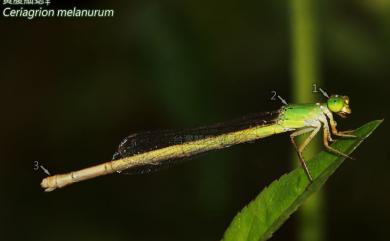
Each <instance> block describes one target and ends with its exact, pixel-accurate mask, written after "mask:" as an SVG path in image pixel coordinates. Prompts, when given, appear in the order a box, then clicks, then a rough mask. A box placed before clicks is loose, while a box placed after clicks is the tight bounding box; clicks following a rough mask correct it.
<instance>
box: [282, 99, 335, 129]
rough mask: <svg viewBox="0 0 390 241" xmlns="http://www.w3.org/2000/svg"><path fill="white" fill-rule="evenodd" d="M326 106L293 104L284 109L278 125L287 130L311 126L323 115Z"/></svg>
mask: <svg viewBox="0 0 390 241" xmlns="http://www.w3.org/2000/svg"><path fill="white" fill-rule="evenodd" d="M323 108H327V107H326V106H325V105H324V104H319V103H311V104H291V105H286V106H284V107H283V108H282V112H281V114H280V117H279V121H278V124H280V125H282V126H283V127H285V128H292V129H299V128H302V127H305V126H308V125H310V123H312V122H313V121H316V120H318V118H319V117H320V116H322V115H323Z"/></svg>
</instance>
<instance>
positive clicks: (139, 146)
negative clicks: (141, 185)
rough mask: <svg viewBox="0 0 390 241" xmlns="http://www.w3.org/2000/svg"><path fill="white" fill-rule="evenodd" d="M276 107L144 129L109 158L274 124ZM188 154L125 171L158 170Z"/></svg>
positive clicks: (122, 143) (129, 138)
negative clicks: (216, 120)
mask: <svg viewBox="0 0 390 241" xmlns="http://www.w3.org/2000/svg"><path fill="white" fill-rule="evenodd" d="M279 114H280V111H279V110H278V111H272V112H262V113H256V114H251V115H247V116H244V117H241V118H239V119H235V120H232V121H228V122H224V123H217V124H213V125H208V126H202V127H197V128H191V129H184V130H161V131H147V132H140V133H135V134H132V135H129V136H128V137H126V138H124V139H123V140H122V142H121V143H120V144H119V147H118V150H117V152H115V153H114V155H113V160H116V159H120V158H124V157H128V156H133V155H137V154H141V153H144V152H148V151H152V150H156V149H160V148H164V147H167V146H171V145H179V144H183V143H186V142H191V141H196V140H201V139H205V138H208V137H213V136H218V135H222V134H227V133H230V132H236V131H240V130H244V129H248V128H252V127H255V126H266V125H271V124H274V123H275V122H276V121H277V120H278V117H279ZM183 159H189V158H188V157H186V158H183V157H180V158H174V159H170V160H164V161H161V162H157V163H153V164H147V165H143V166H137V167H133V168H130V169H127V170H126V171H125V173H126V174H140V173H147V172H152V171H157V170H160V169H161V168H164V167H169V166H171V165H172V164H176V163H177V162H178V161H181V160H183Z"/></svg>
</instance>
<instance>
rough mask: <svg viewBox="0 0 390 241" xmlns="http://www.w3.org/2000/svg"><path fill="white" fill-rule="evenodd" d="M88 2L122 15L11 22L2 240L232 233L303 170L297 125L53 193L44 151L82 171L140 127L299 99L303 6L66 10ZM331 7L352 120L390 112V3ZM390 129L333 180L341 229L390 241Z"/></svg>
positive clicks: (134, 4) (3, 58)
mask: <svg viewBox="0 0 390 241" xmlns="http://www.w3.org/2000/svg"><path fill="white" fill-rule="evenodd" d="M57 4H58V3H57ZM53 6H56V5H55V3H54V4H53ZM58 6H60V5H57V7H58ZM73 6H78V7H80V8H81V7H85V8H113V9H114V10H115V14H116V15H115V17H114V18H108V19H99V18H91V19H87V18H84V19H77V18H69V19H60V18H51V19H34V20H31V21H29V20H25V19H6V18H4V17H1V20H0V30H1V40H0V44H1V52H0V80H1V95H0V96H1V97H0V98H1V99H0V101H1V105H0V106H1V118H0V126H1V134H0V136H1V139H0V144H1V149H0V161H1V166H0V172H1V173H0V180H1V181H0V184H1V185H0V188H1V192H0V212H1V214H0V217H1V218H0V238H1V240H7V241H8V240H118V241H119V240H219V239H220V238H221V237H222V234H223V232H224V230H225V229H226V227H227V226H228V225H229V223H230V221H231V219H232V218H233V217H234V215H235V214H236V213H237V212H238V211H239V210H240V209H241V208H242V207H243V206H244V205H245V204H247V203H248V202H249V201H250V200H251V199H253V198H254V197H255V196H256V194H257V193H259V192H260V191H261V189H262V188H264V187H265V186H266V185H268V184H269V183H270V182H271V181H272V180H274V179H276V178H278V177H279V176H280V175H282V174H283V173H285V172H288V171H289V169H290V168H291V165H292V164H291V153H292V150H291V145H290V142H289V138H288V136H287V135H280V136H275V137H271V138H268V139H265V140H264V141H261V142H260V143H257V144H247V145H240V146H235V147H232V148H229V149H226V150H223V151H218V152H212V153H210V154H207V155H203V156H200V157H197V158H195V159H194V160H192V161H190V162H187V163H185V164H182V165H179V166H177V167H175V168H172V169H168V170H164V171H162V172H158V173H152V174H148V175H136V176H128V175H111V176H107V177H101V178H97V179H93V180H90V181H85V182H81V183H79V184H75V185H72V186H70V187H67V188H64V189H61V190H56V191H55V192H52V193H44V192H43V191H42V189H41V188H40V186H39V183H40V181H41V179H42V178H43V177H45V174H44V173H43V172H42V171H34V170H33V167H34V161H39V163H40V164H42V165H44V166H45V167H46V168H47V169H48V170H49V171H50V172H51V173H53V174H54V173H62V172H68V171H71V170H76V169H78V168H82V167H86V166H89V165H92V164H96V163H100V162H103V161H107V160H109V159H110V158H111V156H112V154H113V152H114V151H115V149H116V147H117V145H118V144H119V142H120V140H121V139H122V138H123V137H125V136H127V135H128V134H130V133H134V132H137V131H141V130H156V129H165V128H184V127H191V126H197V125H204V124H209V123H213V122H219V121H224V120H228V119H232V118H235V117H238V116H241V115H244V114H247V113H251V112H258V111H265V110H272V109H277V108H279V107H280V103H278V102H272V101H270V96H271V94H270V91H272V90H277V91H278V93H279V94H280V95H282V96H284V97H285V98H286V99H287V100H291V89H292V86H291V85H292V84H291V71H290V69H291V43H290V22H289V21H290V20H289V17H290V16H289V11H290V9H289V4H287V3H286V1H199V0H190V1H174V0H171V1H129V2H127V1H117V2H116V3H111V2H108V1H97V2H95V1H88V2H84V3H83V4H79V3H77V2H76V1H74V2H72V3H69V4H62V5H61V7H73ZM317 17H318V31H317V32H318V36H317V39H318V41H319V52H320V75H321V79H322V81H323V83H322V84H321V86H322V87H323V88H324V89H326V90H327V91H328V92H329V93H339V94H347V95H349V96H350V98H351V107H352V110H353V115H352V116H351V117H350V118H349V119H347V120H340V121H339V128H340V129H349V128H356V127H358V126H360V125H362V124H364V123H366V122H368V121H370V120H373V119H381V118H386V117H387V116H388V113H389V111H388V109H389V108H388V105H387V103H388V100H387V97H388V94H389V92H388V88H389V79H390V70H389V67H390V66H389V56H390V5H389V2H387V1H380V0H376V1H371V0H370V1H369V0H366V1H351V0H349V1H327V2H326V3H325V1H323V2H322V3H321V4H319V9H318V16H317ZM313 95H316V96H317V97H318V100H323V98H322V97H321V96H320V94H313ZM387 126H388V125H387V122H386V121H385V122H384V123H383V125H382V126H381V127H380V128H379V129H378V130H377V131H376V132H375V133H374V134H373V135H372V137H370V138H369V139H368V140H367V141H366V142H365V143H363V145H362V146H361V147H360V148H358V150H357V151H356V152H355V153H354V154H353V156H354V157H355V158H356V160H354V161H350V160H348V161H346V162H345V163H344V164H343V165H342V166H341V168H340V169H339V170H338V171H337V172H336V173H335V175H333V176H332V177H331V179H330V180H329V182H328V183H327V184H326V185H325V190H326V194H325V198H326V212H325V214H326V227H327V232H326V235H327V238H328V240H333V241H336V240H346V239H347V240H388V226H389V220H390V206H389V205H390V195H389V191H390V185H389V178H388V176H389V174H388V173H389V170H390V162H389V156H388V154H389V151H388V133H389V132H388V127H387ZM296 223H297V222H296V216H293V217H292V218H290V219H289V220H288V221H287V222H286V224H285V225H284V226H283V227H282V228H281V229H280V230H279V231H278V232H276V234H275V235H274V237H273V239H272V240H294V238H293V237H294V236H295V235H296V231H295V230H296V225H297V224H296Z"/></svg>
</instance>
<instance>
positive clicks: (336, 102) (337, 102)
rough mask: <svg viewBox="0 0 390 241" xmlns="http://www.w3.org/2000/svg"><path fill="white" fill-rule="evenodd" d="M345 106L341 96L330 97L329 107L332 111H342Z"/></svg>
mask: <svg viewBox="0 0 390 241" xmlns="http://www.w3.org/2000/svg"><path fill="white" fill-rule="evenodd" d="M343 107H344V99H343V98H341V97H339V96H334V97H330V98H329V100H328V108H329V110H330V111H332V112H340V111H341V110H342V109H343Z"/></svg>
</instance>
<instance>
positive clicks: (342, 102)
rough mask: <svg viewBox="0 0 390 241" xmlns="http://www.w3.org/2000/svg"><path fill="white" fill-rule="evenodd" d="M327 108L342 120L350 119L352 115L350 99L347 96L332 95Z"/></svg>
mask: <svg viewBox="0 0 390 241" xmlns="http://www.w3.org/2000/svg"><path fill="white" fill-rule="evenodd" d="M327 106H328V108H329V110H330V111H332V112H334V113H336V114H337V115H339V116H341V117H342V118H346V117H348V115H349V114H351V113H352V111H351V108H350V107H349V97H348V96H346V95H332V96H330V97H329V99H328V102H327Z"/></svg>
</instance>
